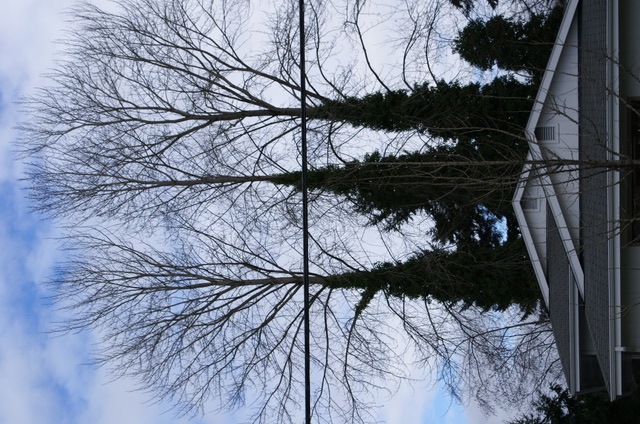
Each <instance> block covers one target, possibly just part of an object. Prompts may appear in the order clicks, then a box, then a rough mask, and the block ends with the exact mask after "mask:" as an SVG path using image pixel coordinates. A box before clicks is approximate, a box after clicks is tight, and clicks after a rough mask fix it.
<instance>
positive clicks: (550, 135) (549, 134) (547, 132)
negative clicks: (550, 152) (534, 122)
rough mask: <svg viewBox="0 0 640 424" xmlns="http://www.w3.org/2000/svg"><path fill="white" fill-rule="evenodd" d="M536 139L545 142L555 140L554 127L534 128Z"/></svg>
mask: <svg viewBox="0 0 640 424" xmlns="http://www.w3.org/2000/svg"><path fill="white" fill-rule="evenodd" d="M536 139H537V140H538V141H547V140H555V139H556V127H536Z"/></svg>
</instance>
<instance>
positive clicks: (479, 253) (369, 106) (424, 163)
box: [273, 0, 562, 315]
mask: <svg viewBox="0 0 640 424" xmlns="http://www.w3.org/2000/svg"><path fill="white" fill-rule="evenodd" d="M453 3H454V4H456V5H457V6H459V7H463V8H465V9H466V10H470V8H471V5H472V3H473V2H472V1H467V0H463V1H459V2H456V1H453ZM490 3H491V4H492V5H493V6H494V5H495V3H496V2H490ZM561 16H562V11H561V9H560V8H557V9H554V10H553V11H552V13H551V14H550V15H549V16H544V15H532V16H531V20H529V21H527V22H521V21H515V20H507V19H505V18H502V17H496V18H492V19H491V20H489V21H487V22H482V21H472V22H471V23H470V24H469V25H468V27H467V28H465V29H464V30H463V31H462V32H461V33H460V37H459V38H458V40H457V41H456V46H455V48H456V49H457V51H458V52H459V53H460V54H461V55H462V57H463V58H464V59H466V60H468V61H469V62H470V63H472V64H474V65H476V66H478V67H480V68H482V69H489V68H491V67H493V66H494V65H497V66H498V67H501V68H503V69H505V70H507V71H510V72H526V75H527V76H529V77H530V78H523V77H522V75H521V76H519V77H518V78H516V77H514V76H509V75H507V76H501V77H498V78H496V79H494V80H493V81H491V82H490V83H488V84H479V83H469V84H461V83H459V82H455V81H454V82H445V81H439V82H437V83H436V84H435V85H428V84H417V85H415V86H414V88H413V89H412V90H392V91H386V92H377V93H372V94H369V95H366V96H363V97H348V98H345V99H340V100H334V101H327V102H325V103H324V104H322V105H320V106H318V107H316V108H313V109H311V110H309V114H308V116H309V117H310V118H313V119H321V120H329V121H334V122H336V121H337V122H345V123H348V124H351V125H353V126H354V127H361V128H368V129H372V130H376V131H386V132H403V131H417V132H420V133H423V134H427V135H429V136H431V137H433V138H438V139H442V140H443V143H441V144H440V145H439V146H437V147H430V148H426V149H423V150H421V151H419V152H413V153H405V154H401V155H397V156H382V155H381V154H379V153H378V152H376V153H374V154H370V155H368V156H366V157H365V158H364V159H363V160H359V161H352V162H349V163H346V164H344V165H341V166H336V165H334V166H328V167H325V168H320V169H316V170H312V171H310V172H309V174H308V187H309V189H310V190H312V191H327V192H332V193H335V194H338V195H341V196H344V197H345V198H347V199H348V200H349V201H350V202H351V203H352V204H353V206H354V209H355V211H357V212H358V213H361V214H364V215H366V216H368V217H369V219H370V223H371V224H378V223H382V224H383V225H384V226H385V227H386V229H387V230H392V229H396V228H398V227H399V226H400V225H402V224H404V223H406V222H407V221H409V220H410V219H411V217H412V216H413V215H414V214H416V213H418V212H423V213H426V214H428V215H429V216H430V217H431V218H432V219H433V221H434V226H433V229H432V230H431V231H432V234H431V236H432V237H433V239H434V240H435V241H437V242H439V243H442V245H445V246H449V247H447V249H436V250H431V251H425V252H420V253H416V254H415V255H414V256H413V257H412V258H411V259H409V260H407V261H405V262H403V263H393V264H392V263H384V264H379V265H378V266H376V267H375V268H373V269H371V270H369V271H363V272H355V273H348V274H343V275H339V276H334V277H330V278H329V279H328V280H327V285H328V286H330V287H336V288H338V287H341V288H349V289H359V290H361V296H362V297H361V301H360V302H359V304H358V305H357V306H356V315H358V314H359V313H360V312H362V310H364V308H366V306H367V304H368V303H369V302H370V301H371V299H372V298H373V297H374V295H375V294H376V293H378V292H384V293H385V294H387V295H389V296H393V297H400V298H405V297H407V298H424V299H428V300H429V299H434V300H438V301H440V302H444V303H445V304H449V305H455V304H460V305H462V306H463V307H469V306H472V305H473V306H477V307H479V308H482V309H483V310H504V309H506V308H507V307H509V306H510V305H513V304H517V305H519V306H520V308H521V309H522V310H523V311H525V313H530V312H531V311H533V309H534V308H535V307H536V305H537V304H538V299H539V289H538V287H537V284H536V282H535V278H534V276H533V273H532V270H531V266H530V264H529V261H528V259H527V255H526V252H525V249H524V246H523V243H522V240H521V239H520V237H519V231H518V228H517V225H516V223H515V219H514V216H513V211H512V208H511V199H512V197H513V192H514V188H515V184H516V182H517V179H518V177H519V173H520V170H521V166H522V161H523V160H524V157H525V155H526V151H527V144H526V141H525V139H524V127H525V125H526V121H527V119H528V117H529V113H530V111H531V108H532V106H533V101H534V97H535V93H536V90H537V81H538V80H539V78H540V75H541V72H540V71H541V70H542V69H544V66H545V65H546V61H547V58H548V55H549V52H550V49H551V45H552V43H553V40H554V39H555V36H556V30H557V26H558V25H559V21H560V18H561ZM273 181H274V182H276V183H279V184H287V185H290V186H293V187H296V189H299V188H300V175H299V174H298V173H290V174H285V175H280V176H276V177H274V179H273ZM503 222H504V223H506V231H504V229H503V228H502V227H501V224H502V223H503ZM451 246H453V248H450V247H451Z"/></svg>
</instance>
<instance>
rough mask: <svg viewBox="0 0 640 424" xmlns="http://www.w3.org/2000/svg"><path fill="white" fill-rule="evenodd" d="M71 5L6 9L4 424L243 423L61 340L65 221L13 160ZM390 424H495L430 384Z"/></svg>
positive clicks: (396, 407)
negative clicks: (183, 413) (162, 400)
mask: <svg viewBox="0 0 640 424" xmlns="http://www.w3.org/2000/svg"><path fill="white" fill-rule="evenodd" d="M71 4H72V2H71V1H70V0H21V1H11V2H5V4H3V11H2V14H0V424H32V423H33V424H36V423H38V424H40V423H43V422H51V423H60V424H76V423H77V424H79V423H95V424H102V423H105V424H106V423H136V424H144V423H157V424H163V423H191V424H209V423H218V424H225V423H234V422H241V421H242V416H243V411H242V410H240V411H235V412H231V413H227V414H222V415H219V414H216V413H215V412H208V413H207V414H206V415H205V416H204V417H197V418H195V419H192V420H188V419H186V418H176V417H175V416H174V415H173V414H172V413H171V405H166V404H158V403H154V402H153V399H152V398H151V397H150V395H149V394H148V393H147V392H145V391H144V390H139V389H140V387H139V385H138V383H137V382H136V381H133V380H129V379H118V380H115V381H114V380H113V379H112V377H111V376H110V375H109V373H108V370H106V369H100V368H96V367H94V366H92V365H89V363H90V362H91V352H92V350H93V348H94V345H93V344H94V343H95V341H94V338H93V335H92V334H91V333H90V332H85V333H81V334H70V335H57V334H52V333H51V330H52V329H53V328H54V323H55V322H56V321H60V320H64V319H65V314H66V313H67V312H64V311H58V310H56V308H55V305H52V304H51V302H50V300H48V296H50V295H51V293H49V292H47V289H46V288H45V286H44V285H43V282H44V281H45V280H46V279H47V277H48V276H49V275H51V272H52V267H53V266H54V264H55V263H56V261H60V260H61V259H62V257H61V254H60V253H59V251H58V249H57V242H56V240H55V239H56V237H57V236H58V235H59V234H58V229H57V228H56V224H55V222H50V221H46V220H44V219H42V217H39V216H38V215H37V214H34V213H32V212H31V211H30V204H29V201H28V200H27V198H26V192H25V191H24V190H23V189H22V185H23V184H22V182H21V181H20V178H21V175H22V172H23V165H22V163H21V162H20V161H19V160H17V159H16V158H14V157H13V155H12V154H11V144H12V143H15V142H16V135H17V134H16V131H15V130H14V129H13V126H14V125H15V124H16V123H17V122H21V121H24V119H25V117H24V115H21V113H20V110H19V107H18V105H17V104H16V102H17V101H18V100H19V99H20V98H21V96H24V95H27V94H32V93H33V92H34V91H33V90H34V88H35V87H37V86H38V85H42V84H45V83H46V78H44V77H43V76H42V75H43V73H45V72H46V71H47V69H49V68H51V66H52V63H53V60H54V59H55V57H56V54H55V52H56V48H57V46H56V44H54V43H53V41H54V40H56V39H57V38H59V37H60V31H61V30H62V29H63V28H64V26H65V17H64V16H63V15H62V14H61V12H62V11H63V10H64V9H65V8H67V7H69V6H70V5H71ZM383 403H384V405H385V406H384V407H383V408H381V410H380V418H381V419H382V420H384V421H385V422H387V423H390V424H395V423H402V424H422V423H450V424H466V423H470V424H476V423H479V424H481V423H484V422H501V421H502V420H501V418H502V417H492V418H485V417H483V416H482V414H481V412H480V410H479V408H478V407H477V406H476V405H473V404H471V405H467V406H464V407H461V406H460V405H457V404H454V403H451V402H450V401H449V399H448V398H447V397H446V395H445V394H444V393H443V392H442V390H440V389H439V388H438V387H435V388H434V386H433V383H432V382H430V381H425V382H424V383H419V382H418V383H413V384H412V385H409V384H406V385H403V386H402V387H401V388H400V390H399V391H398V393H396V395H395V396H394V397H393V398H392V399H389V400H384V401H383Z"/></svg>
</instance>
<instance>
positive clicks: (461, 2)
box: [449, 0, 498, 15]
mask: <svg viewBox="0 0 640 424" xmlns="http://www.w3.org/2000/svg"><path fill="white" fill-rule="evenodd" d="M476 1H477V0H449V2H450V3H451V4H452V5H454V6H455V7H457V8H458V9H461V10H462V11H463V12H464V13H465V14H467V15H468V14H469V13H470V12H471V10H472V9H473V6H474V3H475V2H476ZM486 1H487V3H488V4H489V6H491V7H492V8H495V7H496V6H497V5H498V0H486Z"/></svg>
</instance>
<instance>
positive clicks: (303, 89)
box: [298, 0, 311, 424]
mask: <svg viewBox="0 0 640 424" xmlns="http://www.w3.org/2000/svg"><path fill="white" fill-rule="evenodd" d="M298 12H299V15H300V107H301V110H302V112H301V114H300V118H301V120H302V122H301V144H302V146H301V150H302V152H301V153H302V184H301V185H302V262H303V270H302V281H303V285H304V290H303V291H304V406H305V408H304V409H305V423H306V424H311V360H310V357H311V352H310V351H311V343H310V335H309V332H310V331H309V327H310V325H309V307H310V302H309V205H308V203H309V198H308V194H307V168H308V165H307V84H306V67H305V60H306V58H305V45H306V40H305V32H304V0H299V3H298Z"/></svg>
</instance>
